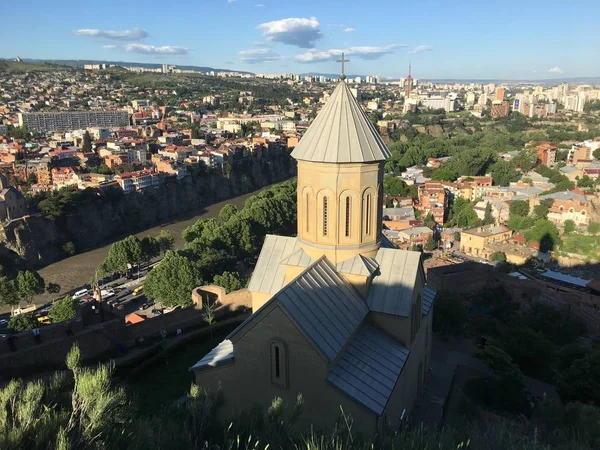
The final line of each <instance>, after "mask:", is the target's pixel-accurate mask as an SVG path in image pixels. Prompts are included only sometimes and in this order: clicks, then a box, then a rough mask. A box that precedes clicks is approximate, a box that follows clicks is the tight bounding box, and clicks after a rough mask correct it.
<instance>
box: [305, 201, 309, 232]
mask: <svg viewBox="0 0 600 450" xmlns="http://www.w3.org/2000/svg"><path fill="white" fill-rule="evenodd" d="M304 221H305V222H306V232H307V233H308V232H310V195H309V194H308V192H306V194H304Z"/></svg>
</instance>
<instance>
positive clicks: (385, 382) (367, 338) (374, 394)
mask: <svg viewBox="0 0 600 450" xmlns="http://www.w3.org/2000/svg"><path fill="white" fill-rule="evenodd" d="M409 353H410V352H409V350H408V349H407V348H405V347H404V346H402V345H401V344H400V343H398V342H396V341H394V340H393V339H392V338H390V337H388V336H387V335H385V334H384V333H383V332H381V331H379V330H377V329H376V328H374V327H373V326H371V325H367V324H366V323H364V324H363V325H361V327H360V328H359V330H358V332H357V333H356V335H355V336H354V338H353V339H352V341H350V343H349V344H348V346H347V347H346V348H345V349H344V351H343V352H342V354H341V355H340V357H339V359H338V360H337V361H336V362H335V365H334V366H333V368H332V370H331V371H330V372H329V375H328V376H327V381H329V382H330V383H331V384H333V385H334V386H336V387H337V388H339V389H341V390H342V391H343V392H345V393H346V394H348V395H349V396H350V397H352V398H353V399H355V400H356V401H358V402H359V403H361V404H363V405H364V406H366V407H367V408H369V409H370V410H371V411H373V412H374V413H376V414H377V415H381V414H383V411H384V409H385V407H386V405H387V402H388V400H389V398H390V396H391V395H392V392H393V390H394V387H395V386H396V382H397V381H398V378H399V377H400V373H401V372H402V368H403V367H404V364H405V363H406V360H407V359H408V355H409Z"/></svg>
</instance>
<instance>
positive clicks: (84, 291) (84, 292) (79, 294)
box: [73, 289, 89, 299]
mask: <svg viewBox="0 0 600 450" xmlns="http://www.w3.org/2000/svg"><path fill="white" fill-rule="evenodd" d="M88 292H89V291H88V290H87V289H81V290H80V291H77V292H75V293H74V294H73V298H74V299H78V298H81V297H84V296H86V295H87V294H88Z"/></svg>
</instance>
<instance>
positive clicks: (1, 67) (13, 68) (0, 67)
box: [0, 61, 74, 73]
mask: <svg viewBox="0 0 600 450" xmlns="http://www.w3.org/2000/svg"><path fill="white" fill-rule="evenodd" d="M65 70H74V69H73V68H72V67H66V66H60V65H58V64H50V63H26V62H15V61H0V72H7V73H26V72H56V71H65Z"/></svg>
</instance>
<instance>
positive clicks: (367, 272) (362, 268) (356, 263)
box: [336, 255, 379, 277]
mask: <svg viewBox="0 0 600 450" xmlns="http://www.w3.org/2000/svg"><path fill="white" fill-rule="evenodd" d="M336 269H337V271H338V272H340V273H347V274H351V275H364V276H365V277H368V276H371V275H372V274H373V273H374V272H376V271H377V269H379V264H377V261H375V260H374V259H373V258H367V257H366V256H363V255H356V256H355V257H353V258H350V259H347V260H346V261H342V262H339V263H337V265H336Z"/></svg>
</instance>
